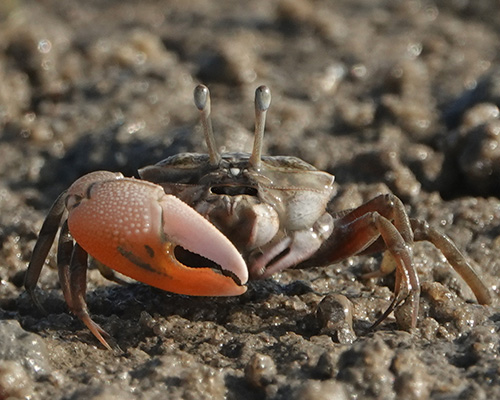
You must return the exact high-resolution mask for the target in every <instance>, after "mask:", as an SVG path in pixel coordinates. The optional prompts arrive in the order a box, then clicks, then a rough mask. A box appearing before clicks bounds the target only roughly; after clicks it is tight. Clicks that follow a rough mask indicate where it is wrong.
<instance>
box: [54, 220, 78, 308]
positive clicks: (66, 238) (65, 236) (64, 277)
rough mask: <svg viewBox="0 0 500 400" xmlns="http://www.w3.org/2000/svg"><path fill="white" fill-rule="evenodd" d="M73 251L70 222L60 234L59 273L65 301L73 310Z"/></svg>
mask: <svg viewBox="0 0 500 400" xmlns="http://www.w3.org/2000/svg"><path fill="white" fill-rule="evenodd" d="M73 249H74V245H73V237H72V236H71V233H70V232H69V228H68V221H64V223H63V225H62V226H61V231H60V232H59V243H58V246H57V273H58V275H59V283H60V285H61V289H62V292H63V296H64V300H65V301H66V304H67V305H68V307H69V308H70V309H72V308H73V306H72V297H71V287H70V263H71V257H72V254H73Z"/></svg>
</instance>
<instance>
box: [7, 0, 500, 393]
mask: <svg viewBox="0 0 500 400" xmlns="http://www.w3.org/2000/svg"><path fill="white" fill-rule="evenodd" d="M499 10H500V9H499V7H498V3H497V1H494V0H490V1H488V0H485V1H478V2H475V1H467V0H464V1H459V0H457V1H455V0H453V1H440V0H436V1H430V2H428V1H418V0H415V1H397V0H394V1H372V0H355V1H351V0H341V1H336V2H330V1H327V0H324V1H321V0H320V1H314V2H313V1H306V0H286V1H279V2H271V1H267V0H257V1H252V2H237V1H231V0H224V1H201V0H194V1H189V0H187V1H145V2H141V3H140V5H139V3H138V2H134V1H112V0H109V1H96V0H87V1H75V0H65V1H56V0H41V1H21V0H8V1H2V2H1V4H0V38H1V40H0V129H1V130H0V135H1V136H0V138H1V139H0V177H1V179H0V279H1V280H0V360H1V361H0V399H6V398H33V399H96V400H97V399H120V400H124V399H135V398H137V399H166V398H168V399H223V398H227V399H239V400H243V399H262V398H267V399H306V400H308V399H319V400H322V399H348V398H358V399H396V398H404V399H426V398H433V399H487V398H488V399H494V398H500V358H499V341H500V336H499V329H500V312H499V311H500V310H499V308H498V293H499V284H500V282H499V280H500V279H499V277H500V274H499V272H500V249H499V244H500V200H499V195H500V119H499V106H500V69H499V67H498V62H499V49H500V47H499V43H500V28H499V24H498V21H500V11H499ZM199 82H203V83H205V84H207V85H208V86H209V87H210V89H211V92H212V106H213V112H212V115H213V118H214V121H213V124H214V128H215V132H216V140H217V143H218V144H219V146H220V148H221V149H222V150H224V151H250V149H251V146H252V138H253V135H252V131H253V94H254V90H255V88H256V87H257V86H259V85H261V84H266V85H268V86H269V87H270V88H271V90H272V93H273V101H272V106H271V110H270V111H269V113H268V123H267V131H266V132H267V134H266V138H265V145H264V146H265V148H264V150H265V153H266V154H270V155H294V156H297V157H300V158H302V159H304V160H305V161H307V162H309V163H311V164H314V165H315V166H317V167H318V168H319V169H322V170H326V171H328V172H330V173H332V174H335V175H336V181H337V183H338V195H337V198H338V200H337V203H336V208H338V209H345V208H350V207H353V206H356V205H359V204H361V203H362V202H363V201H365V200H367V199H369V198H371V197H373V196H375V195H376V194H377V193H381V192H386V191H392V192H393V193H394V194H396V195H397V196H399V197H400V198H401V199H402V200H403V201H404V202H405V204H406V205H407V209H408V211H409V214H410V216H412V217H418V218H423V219H425V220H427V221H429V222H430V223H431V224H432V225H434V226H436V227H439V228H440V229H441V230H443V231H445V232H446V233H447V234H448V235H449V236H450V237H451V238H452V239H453V240H454V241H455V243H457V245H458V247H459V248H460V249H462V250H463V251H464V252H465V253H466V254H467V255H468V256H469V257H470V258H471V259H473V260H474V261H475V263H476V265H477V271H478V272H479V273H480V275H481V276H482V277H483V278H484V281H485V282H486V283H487V285H488V286H489V287H490V288H491V292H492V295H493V298H494V300H493V304H492V305H491V306H487V307H483V306H480V305H478V304H476V303H475V301H474V299H473V296H472V294H471V293H470V290H469V289H468V288H467V287H466V285H465V284H464V283H463V281H462V280H460V278H458V277H457V275H456V274H455V273H454V272H453V271H452V270H451V269H450V267H449V266H448V265H447V263H446V262H445V260H444V259H443V257H442V255H441V254H440V253H439V252H438V251H437V250H436V249H435V248H434V247H433V246H432V245H429V244H427V243H416V244H415V246H414V257H415V265H416V267H417V268H418V271H419V274H420V278H421V281H422V299H421V307H420V308H421V312H420V316H419V324H418V328H417V329H416V330H415V331H414V332H411V333H410V332H407V331H405V330H404V329H403V328H404V326H402V325H401V324H399V323H398V322H397V321H396V319H395V317H394V316H392V315H391V316H390V317H389V318H388V319H387V320H385V321H384V322H383V323H382V324H381V325H380V326H379V327H377V329H375V330H374V331H370V330H369V327H370V325H371V323H373V322H374V321H375V320H376V319H377V317H378V316H380V314H381V312H382V311H383V310H384V309H385V307H387V305H388V304H389V302H390V298H391V294H392V290H393V286H394V279H393V278H392V277H387V278H384V279H371V280H362V279H361V278H360V277H361V275H362V274H363V273H367V272H370V271H373V270H376V269H377V268H378V266H379V264H380V262H381V259H382V258H381V255H376V256H374V257H357V258H352V259H349V260H347V261H345V262H342V263H340V264H337V265H334V266H329V267H325V268H317V269H312V270H306V271H286V272H283V273H281V274H278V275H276V276H274V277H273V278H272V279H269V280H266V281H258V282H252V283H250V284H249V289H248V291H247V293H246V294H244V295H243V296H240V297H237V298H193V297H186V296H179V295H173V294H169V293H165V292H161V291H159V290H155V289H153V288H150V287H147V286H145V285H142V284H136V283H134V284H131V285H129V286H125V287H124V286H119V285H116V284H114V283H109V282H108V281H106V280H105V279H104V278H102V277H101V276H100V274H99V272H98V271H97V270H95V269H92V270H91V271H89V274H88V275H89V276H88V295H87V300H88V304H89V308H90V311H91V314H92V316H93V318H94V319H95V321H96V322H98V323H99V324H100V325H101V326H102V327H103V328H104V329H105V330H106V331H107V332H109V333H110V335H111V336H112V337H113V341H112V343H113V345H114V346H115V347H116V349H117V350H116V351H114V352H110V351H107V350H105V349H103V347H102V346H101V345H100V344H99V343H98V342H97V341H96V339H95V338H94V337H93V336H92V334H91V333H90V332H89V331H88V330H87V329H86V328H85V327H84V326H83V324H82V323H81V322H80V321H79V320H78V319H76V318H74V317H73V316H71V315H70V314H69V313H68V311H67V308H66V306H65V304H64V301H63V299H62V294H61V291H60V286H59V283H58V278H57V271H56V259H55V249H52V251H51V253H50V255H49V259H48V262H47V265H46V266H45V269H44V270H43V271H42V276H41V279H40V282H39V291H38V295H39V296H40V300H41V302H42V304H43V305H44V307H45V308H46V310H47V311H48V313H47V315H43V314H42V313H41V312H40V311H38V310H37V309H36V307H35V306H34V305H33V303H32V302H31V300H30V298H29V296H27V295H26V293H25V292H24V289H23V286H22V284H23V274H24V271H25V269H26V266H27V263H28V261H29V258H30V255H31V251H32V249H33V246H34V243H35V241H36V238H37V235H38V232H39V230H40V227H41V224H42V221H43V219H44V217H45V215H46V214H47V211H48V208H49V207H50V205H51V203H52V202H53V201H54V199H55V198H56V197H57V195H58V194H59V193H60V192H61V191H63V190H64V189H65V188H67V187H68V186H69V185H70V184H71V183H72V182H73V181H74V180H75V179H76V178H78V177H80V176H81V175H83V174H85V173H88V172H90V171H94V170H99V169H105V170H111V171H121V172H123V173H124V174H125V175H127V176H134V175H135V174H136V170H137V169H138V168H140V167H143V166H145V165H148V164H153V163H156V162H157V161H159V160H161V159H163V158H165V157H166V156H169V155H172V154H176V153H179V152H184V151H202V152H204V151H205V144H204V143H203V140H202V134H201V131H200V130H199V128H198V126H199V124H198V112H197V110H196V109H195V107H194V106H193V101H192V91H193V88H194V86H195V85H196V84H197V83H199ZM346 298H347V299H348V300H346ZM320 303H321V304H320ZM345 304H348V305H350V306H352V313H353V323H352V327H351V326H350V325H349V323H348V321H346V320H345V319H344V315H343V314H342V310H343V309H344V308H345ZM403 325H404V324H403Z"/></svg>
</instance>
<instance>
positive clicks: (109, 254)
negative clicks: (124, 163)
mask: <svg viewBox="0 0 500 400" xmlns="http://www.w3.org/2000/svg"><path fill="white" fill-rule="evenodd" d="M66 206H67V208H68V211H69V216H68V226H69V231H70V232H71V235H72V236H73V238H74V239H75V241H76V242H77V243H78V244H79V245H80V246H81V247H82V248H83V249H84V250H85V251H86V252H87V253H89V254H90V255H92V256H93V257H94V258H95V259H96V260H98V261H100V262H101V263H103V264H105V265H107V266H108V267H110V268H112V269H113V270H115V271H118V272H120V273H121V274H124V275H126V276H128V277H130V278H133V279H135V280H137V281H140V282H143V283H146V284H148V285H151V286H154V287H157V288H160V289H163V290H167V291H169V292H174V293H179V294H186V295H194V296H233V295H239V294H242V293H244V292H245V291H246V286H243V285H244V284H245V283H246V282H247V280H248V271H247V267H246V264H245V262H244V260H243V258H242V257H241V255H240V254H239V252H238V251H237V250H236V248H235V247H234V246H233V245H232V243H231V242H230V241H229V239H227V238H226V237H225V236H224V235H223V234H222V233H221V232H219V231H218V230H217V229H216V228H215V227H214V226H213V225H212V224H211V223H210V222H208V221H207V220H206V219H205V218H203V217H202V216H201V215H200V214H198V213H197V212H196V211H195V210H194V209H192V208H191V207H189V206H188V205H187V204H185V203H183V202H182V201H181V200H179V199H177V198H176V197H174V196H171V195H167V194H165V192H164V191H163V189H162V188H161V187H160V186H158V185H155V184H152V183H150V182H146V181H141V180H137V179H131V178H123V177H122V176H121V175H119V174H113V173H110V172H102V171H100V172H95V173H92V174H88V175H86V176H84V177H82V178H80V179H79V180H78V181H76V182H75V183H74V184H73V185H72V186H71V187H70V188H69V189H68V193H67V200H66Z"/></svg>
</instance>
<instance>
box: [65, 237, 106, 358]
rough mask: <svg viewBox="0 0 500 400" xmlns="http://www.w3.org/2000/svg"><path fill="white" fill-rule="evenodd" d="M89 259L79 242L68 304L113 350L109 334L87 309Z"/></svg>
mask: <svg viewBox="0 0 500 400" xmlns="http://www.w3.org/2000/svg"><path fill="white" fill-rule="evenodd" d="M87 261H88V254H87V252H86V251H85V250H84V249H83V248H82V247H80V245H79V244H78V243H77V244H76V245H75V248H74V249H73V255H72V256H71V263H70V267H69V284H70V294H71V303H70V304H69V303H68V305H69V306H70V308H71V312H72V313H73V314H75V315H76V316H77V317H78V318H80V319H81V320H82V321H83V323H84V324H85V325H86V326H87V328H89V329H90V331H91V332H92V333H93V334H94V336H95V337H96V338H97V339H98V340H99V341H100V342H101V343H102V345H103V346H104V347H106V348H107V349H108V350H111V346H110V345H109V344H108V342H107V341H106V339H104V337H103V335H104V336H109V335H108V334H107V333H106V331H105V330H104V329H102V328H101V327H100V326H99V325H98V324H96V323H95V322H94V321H93V320H92V318H91V317H90V315H89V312H88V309H87V302H86V301H85V294H86V292H87Z"/></svg>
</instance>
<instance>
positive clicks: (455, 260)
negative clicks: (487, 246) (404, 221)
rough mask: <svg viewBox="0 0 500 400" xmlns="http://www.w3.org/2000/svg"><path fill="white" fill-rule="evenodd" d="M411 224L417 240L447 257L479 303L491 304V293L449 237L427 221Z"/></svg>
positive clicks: (413, 221)
mask: <svg viewBox="0 0 500 400" xmlns="http://www.w3.org/2000/svg"><path fill="white" fill-rule="evenodd" d="M410 223H411V227H412V229H413V232H414V234H415V240H418V241H423V240H425V241H428V242H431V243H432V244H433V245H434V246H436V247H437V248H438V249H439V251H441V253H443V255H444V256H445V257H446V259H447V260H448V262H449V263H450V265H451V266H452V267H453V269H454V270H455V271H456V272H457V273H458V274H459V275H460V276H461V277H462V278H463V280H464V281H465V282H466V283H467V285H469V287H470V288H471V290H472V292H473V293H474V295H475V296H476V299H477V301H478V303H479V304H491V301H492V300H491V294H490V291H489V290H488V288H487V287H486V285H485V284H484V283H483V282H482V281H481V279H480V278H479V276H478V275H477V273H476V271H474V269H473V268H472V267H471V265H470V264H469V263H468V262H467V260H466V259H465V257H464V256H463V255H462V253H460V251H459V250H458V249H457V247H456V246H455V244H454V243H453V242H452V241H451V240H450V239H449V238H448V236H446V235H444V234H443V233H441V232H439V231H438V230H436V229H434V228H431V227H430V226H429V224H428V223H427V222H425V221H421V220H418V219H411V220H410Z"/></svg>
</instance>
